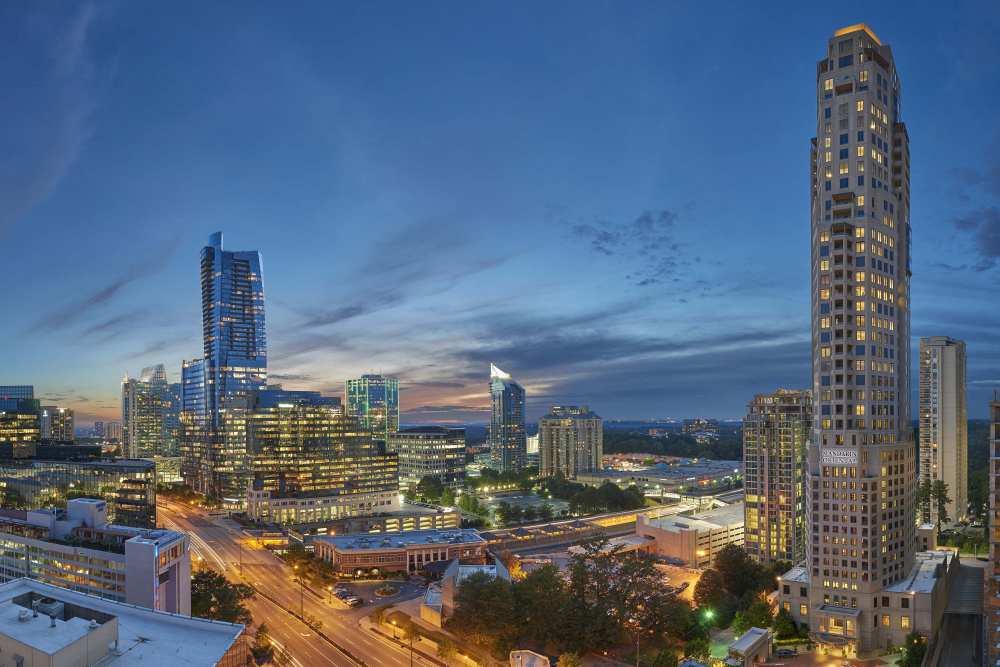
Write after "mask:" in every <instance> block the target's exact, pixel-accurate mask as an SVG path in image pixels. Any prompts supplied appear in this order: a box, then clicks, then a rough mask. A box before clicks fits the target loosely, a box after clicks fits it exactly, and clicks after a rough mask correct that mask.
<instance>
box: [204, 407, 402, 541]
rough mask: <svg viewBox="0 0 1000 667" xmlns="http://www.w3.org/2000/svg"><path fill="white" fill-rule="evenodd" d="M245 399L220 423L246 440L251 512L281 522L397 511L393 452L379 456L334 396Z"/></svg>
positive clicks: (368, 436) (396, 469)
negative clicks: (232, 428) (243, 404)
mask: <svg viewBox="0 0 1000 667" xmlns="http://www.w3.org/2000/svg"><path fill="white" fill-rule="evenodd" d="M243 401H244V402H245V405H246V407H245V408H234V409H231V410H230V413H231V414H230V416H229V417H228V418H227V420H226V421H225V422H224V425H225V424H232V425H234V429H235V432H234V433H233V434H232V438H233V439H234V440H235V439H239V438H242V439H243V441H244V442H245V443H246V444H245V448H246V453H247V454H246V455H247V466H248V470H249V474H250V476H249V478H248V480H247V486H246V487H245V489H244V492H245V493H246V494H247V512H248V514H249V515H251V516H252V517H254V518H255V519H258V520H261V521H268V522H272V523H277V524H281V525H285V524H302V523H314V522H318V521H328V520H335V519H340V518H343V517H347V516H356V515H364V514H374V513H378V512H389V511H396V510H398V509H399V462H398V457H397V455H396V454H395V453H386V452H384V451H382V448H381V447H380V446H379V445H378V444H377V443H376V442H375V441H374V440H373V438H372V436H371V434H370V433H369V432H368V431H367V429H365V428H363V427H362V426H361V424H360V422H359V420H358V418H356V417H352V416H349V415H345V414H344V413H343V411H342V409H341V405H340V400H339V399H337V398H332V397H325V396H321V395H320V394H319V393H318V392H310V391H284V390H266V391H260V392H254V393H252V394H249V395H248V396H246V397H244V399H243ZM233 405H234V406H235V405H236V402H235V401H234V402H233ZM237 421H238V422H239V424H238V425H237Z"/></svg>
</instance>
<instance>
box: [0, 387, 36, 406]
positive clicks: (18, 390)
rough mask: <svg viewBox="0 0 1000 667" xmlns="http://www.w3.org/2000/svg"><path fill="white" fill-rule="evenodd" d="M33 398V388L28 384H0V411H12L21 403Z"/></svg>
mask: <svg viewBox="0 0 1000 667" xmlns="http://www.w3.org/2000/svg"><path fill="white" fill-rule="evenodd" d="M34 398H35V388H34V387H33V386H32V385H30V384H0V410H13V409H16V408H17V407H18V404H19V403H20V402H21V401H30V400H32V399H34Z"/></svg>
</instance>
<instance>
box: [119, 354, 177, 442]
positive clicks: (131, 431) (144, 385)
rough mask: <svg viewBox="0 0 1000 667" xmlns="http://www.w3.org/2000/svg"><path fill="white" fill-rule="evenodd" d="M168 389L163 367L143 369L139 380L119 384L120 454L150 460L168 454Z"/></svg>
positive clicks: (125, 379) (123, 381)
mask: <svg viewBox="0 0 1000 667" xmlns="http://www.w3.org/2000/svg"><path fill="white" fill-rule="evenodd" d="M169 409H170V395H169V385H168V384H167V373H166V370H165V369H164V368H163V364H157V365H156V366H149V367H147V368H143V369H142V373H141V374H140V376H139V377H138V378H130V377H128V375H126V376H125V378H124V379H123V380H122V453H123V454H124V455H125V456H128V457H129V458H134V459H138V458H153V457H154V456H162V455H165V454H167V452H168V433H167V412H168V411H169Z"/></svg>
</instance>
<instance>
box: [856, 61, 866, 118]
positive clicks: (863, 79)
mask: <svg viewBox="0 0 1000 667" xmlns="http://www.w3.org/2000/svg"><path fill="white" fill-rule="evenodd" d="M861 80H862V81H867V80H868V70H866V69H863V70H861ZM860 106H861V108H860V109H858V111H862V110H864V108H865V103H864V102H861V103H860Z"/></svg>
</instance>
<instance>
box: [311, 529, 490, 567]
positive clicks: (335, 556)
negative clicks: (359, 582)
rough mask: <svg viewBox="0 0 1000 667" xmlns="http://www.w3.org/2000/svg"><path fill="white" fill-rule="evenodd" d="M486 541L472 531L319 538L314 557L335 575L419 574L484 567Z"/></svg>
mask: <svg viewBox="0 0 1000 667" xmlns="http://www.w3.org/2000/svg"><path fill="white" fill-rule="evenodd" d="M486 546H487V545H486V540H484V539H483V538H482V537H480V536H479V533H478V532H476V531H475V530H471V529H463V530H415V531H412V532H409V533H395V534H382V535H368V534H360V535H358V534H355V535H337V536H317V537H316V538H314V539H313V548H314V554H315V557H316V558H318V559H320V560H323V561H325V562H327V563H330V565H332V566H333V569H334V571H335V572H338V573H342V574H354V575H356V576H363V575H369V574H375V575H378V574H382V573H386V572H406V573H409V574H416V573H417V572H420V571H421V570H423V568H424V566H425V565H429V564H431V563H437V562H441V561H453V560H463V561H467V562H477V561H478V562H481V563H485V562H486V558H487V551H486Z"/></svg>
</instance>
